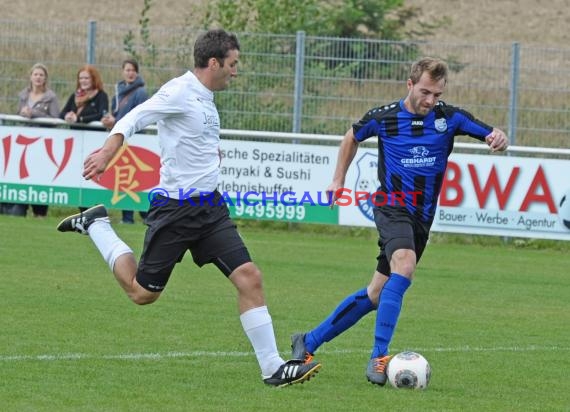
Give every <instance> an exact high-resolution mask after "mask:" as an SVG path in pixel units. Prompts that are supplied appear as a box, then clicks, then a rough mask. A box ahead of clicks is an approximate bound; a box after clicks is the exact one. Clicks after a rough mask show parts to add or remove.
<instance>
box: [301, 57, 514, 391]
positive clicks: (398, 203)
mask: <svg viewBox="0 0 570 412" xmlns="http://www.w3.org/2000/svg"><path fill="white" fill-rule="evenodd" d="M447 77H448V68H447V65H446V64H445V63H444V62H443V61H441V60H437V59H433V58H423V59H421V60H419V61H417V62H415V63H414V64H413V65H412V67H411V72H410V77H409V79H408V80H407V88H408V95H407V96H406V98H404V99H403V100H400V101H397V102H394V103H391V104H388V105H386V106H382V107H377V108H375V109H372V110H370V111H368V113H366V114H365V115H364V117H363V118H362V119H361V120H359V121H358V122H356V123H355V124H353V125H352V127H351V128H350V129H349V130H348V131H347V132H346V134H345V136H344V139H343V140H342V143H341V145H340V149H339V154H338V160H337V165H336V170H335V174H334V178H333V182H332V183H331V185H330V186H329V187H328V188H327V191H328V192H331V193H333V194H338V193H341V192H340V190H341V189H342V188H343V187H344V181H345V177H346V172H347V170H348V167H349V166H350V164H351V162H352V160H353V159H354V156H355V155H356V152H357V150H358V144H359V143H360V142H362V141H364V140H366V139H368V138H370V137H372V136H378V179H379V181H380V188H379V191H381V192H382V193H383V194H385V195H382V198H381V199H380V198H378V199H377V201H376V202H375V204H376V205H377V206H375V208H374V220H375V222H376V227H377V228H378V231H379V235H380V240H379V242H378V244H379V246H380V254H379V256H378V258H377V260H378V263H377V266H376V270H375V272H374V275H373V276H372V280H371V282H370V284H369V285H368V287H366V288H364V289H361V290H359V291H357V292H355V293H353V294H351V295H349V296H348V297H346V298H345V299H344V300H343V301H342V302H341V303H340V304H339V305H338V307H337V308H336V309H335V310H334V311H333V312H332V313H331V314H330V315H329V316H328V317H327V318H326V319H325V320H324V321H323V322H322V323H321V324H319V325H318V326H317V327H316V328H314V329H312V330H310V331H308V332H306V333H297V334H294V335H293V336H292V337H291V340H292V345H291V347H292V350H293V357H294V358H297V359H305V361H311V360H312V358H313V354H314V353H315V351H316V350H317V348H319V347H320V346H321V345H322V344H323V343H325V342H328V341H330V340H332V339H333V338H335V337H336V336H338V335H339V334H341V333H342V332H344V331H345V330H347V329H348V328H350V327H351V326H352V325H354V324H355V323H356V322H357V321H358V320H360V318H362V317H363V316H364V315H366V314H367V313H369V312H371V311H373V310H376V326H375V331H374V347H373V348H372V353H371V356H370V360H369V362H368V366H367V368H366V377H367V379H368V380H369V381H370V382H372V383H374V384H377V385H384V384H385V383H386V380H387V374H386V366H387V364H388V361H389V360H390V355H389V351H388V347H389V344H390V341H391V340H392V336H393V333H394V329H395V327H396V324H397V322H398V316H399V314H400V310H401V307H402V301H403V297H404V294H405V292H406V290H407V289H408V287H409V286H410V284H411V281H412V278H413V273H414V271H415V269H416V264H417V263H418V261H419V260H420V258H421V256H422V254H423V252H424V249H425V246H426V243H427V240H428V237H429V230H430V227H431V225H432V222H433V219H434V216H435V210H436V206H437V198H438V196H439V192H440V190H441V185H442V181H443V177H444V173H445V169H446V166H447V159H448V157H449V155H450V153H451V151H452V149H453V141H454V137H455V136H457V135H469V136H471V137H474V138H476V139H479V140H481V141H484V142H486V143H487V144H488V145H489V147H490V149H491V151H492V152H495V151H504V150H506V148H507V145H508V139H507V137H506V135H505V133H504V132H502V131H501V130H499V129H497V128H493V127H491V126H488V125H486V124H485V123H483V122H481V121H479V120H476V119H475V118H474V117H473V116H472V115H471V114H470V113H468V112H466V111H465V110H462V109H459V108H457V107H454V106H450V105H447V104H445V103H444V102H443V101H440V100H439V99H440V97H441V96H442V94H443V91H444V88H445V85H446V83H447Z"/></svg>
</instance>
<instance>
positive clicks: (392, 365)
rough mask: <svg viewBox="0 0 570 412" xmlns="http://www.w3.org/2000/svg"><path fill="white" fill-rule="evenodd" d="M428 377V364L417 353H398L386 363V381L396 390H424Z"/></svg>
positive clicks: (429, 374) (429, 371)
mask: <svg viewBox="0 0 570 412" xmlns="http://www.w3.org/2000/svg"><path fill="white" fill-rule="evenodd" d="M430 377H431V368H430V366H429V363H428V361H427V360H426V358H424V357H423V356H422V355H420V354H419V353H416V352H400V353H398V354H397V355H395V356H393V357H392V359H390V362H389V363H388V380H389V381H390V384H391V385H392V386H393V387H394V388H396V389H400V388H406V389H425V388H427V386H428V384H429V379H430Z"/></svg>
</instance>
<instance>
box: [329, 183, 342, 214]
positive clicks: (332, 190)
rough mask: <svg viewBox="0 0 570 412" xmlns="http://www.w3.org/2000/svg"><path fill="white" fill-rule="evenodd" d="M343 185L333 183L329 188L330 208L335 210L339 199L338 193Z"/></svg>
mask: <svg viewBox="0 0 570 412" xmlns="http://www.w3.org/2000/svg"><path fill="white" fill-rule="evenodd" d="M342 186H343V184H342V183H338V182H332V183H331V184H330V185H329V187H327V190H326V193H327V199H328V201H329V202H330V205H329V207H330V208H331V209H332V208H334V205H335V202H336V200H337V199H338V196H337V193H339V190H340V189H342Z"/></svg>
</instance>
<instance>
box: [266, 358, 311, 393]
mask: <svg viewBox="0 0 570 412" xmlns="http://www.w3.org/2000/svg"><path fill="white" fill-rule="evenodd" d="M320 368H321V364H320V363H317V362H311V363H305V362H304V361H302V360H299V359H291V360H288V361H287V362H285V363H284V364H283V365H281V366H280V367H279V369H277V372H275V373H274V374H273V375H272V376H270V377H269V378H265V379H263V382H265V383H266V384H267V385H271V386H276V387H278V388H281V387H283V386H288V385H293V384H295V383H303V382H305V381H308V380H309V379H311V378H312V377H313V376H315V374H316V373H317V372H318V370H319V369H320Z"/></svg>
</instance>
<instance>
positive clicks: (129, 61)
mask: <svg viewBox="0 0 570 412" xmlns="http://www.w3.org/2000/svg"><path fill="white" fill-rule="evenodd" d="M127 64H130V65H132V66H133V67H134V68H135V72H137V73H138V72H139V62H137V61H136V60H135V59H125V60H123V64H122V65H121V68H123V69H124V68H125V66H126V65H127Z"/></svg>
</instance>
